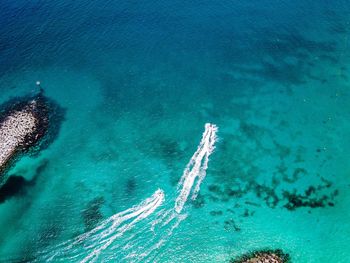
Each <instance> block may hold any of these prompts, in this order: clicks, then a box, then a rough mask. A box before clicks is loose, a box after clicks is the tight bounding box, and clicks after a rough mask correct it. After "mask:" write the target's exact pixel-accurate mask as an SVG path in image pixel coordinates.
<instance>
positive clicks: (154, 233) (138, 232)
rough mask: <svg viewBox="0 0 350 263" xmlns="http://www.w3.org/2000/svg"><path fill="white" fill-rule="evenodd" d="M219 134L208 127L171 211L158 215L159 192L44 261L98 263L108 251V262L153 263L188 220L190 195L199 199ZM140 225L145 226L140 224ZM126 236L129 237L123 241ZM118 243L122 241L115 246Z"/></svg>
mask: <svg viewBox="0 0 350 263" xmlns="http://www.w3.org/2000/svg"><path fill="white" fill-rule="evenodd" d="M217 130H218V128H217V126H216V125H214V124H209V123H207V124H205V131H204V133H203V135H202V139H201V141H200V143H199V145H198V148H197V150H196V152H195V153H194V154H193V156H192V158H191V159H190V161H189V163H188V164H187V166H186V168H185V170H184V172H183V175H182V177H181V179H180V181H179V184H178V190H177V191H178V195H177V197H176V199H175V200H173V201H172V202H175V204H174V205H173V207H172V208H169V209H162V210H160V211H159V212H157V213H155V211H156V210H157V209H158V208H159V207H160V206H161V205H162V204H163V202H164V192H163V190H161V189H159V190H157V191H156V192H155V193H154V194H153V195H152V196H151V197H150V198H147V199H146V200H144V201H143V202H142V203H141V204H139V205H137V206H134V207H132V208H129V209H127V210H125V211H123V212H120V213H117V214H115V215H113V216H111V217H110V218H108V219H106V220H104V221H103V222H101V223H100V224H99V226H97V227H96V228H94V229H92V230H91V231H89V232H87V233H84V234H82V235H80V236H78V237H76V238H74V239H72V240H68V241H66V242H64V243H61V244H60V245H58V246H57V247H55V248H54V249H52V250H51V251H53V252H50V253H48V254H47V255H45V256H44V259H45V261H46V262H49V261H54V262H57V261H67V260H69V261H70V262H72V261H74V262H81V263H86V262H95V261H96V260H97V259H98V257H99V255H100V254H101V253H102V252H103V251H105V250H106V249H107V248H109V249H110V250H111V251H113V252H112V253H108V254H107V255H104V259H105V260H106V261H109V260H111V261H112V262H115V260H116V259H117V258H118V259H120V258H123V259H124V260H125V261H130V262H141V261H142V262H151V261H152V257H153V256H155V255H154V254H155V253H156V252H157V251H158V250H159V248H160V247H162V246H163V245H164V244H165V243H166V241H167V239H168V238H170V237H171V235H172V233H173V231H174V229H176V228H177V226H178V225H179V224H180V223H181V221H182V220H184V219H185V218H186V217H187V214H186V213H183V209H184V207H185V205H186V203H187V200H188V197H189V196H190V194H191V192H192V196H191V199H192V200H195V199H196V197H197V195H198V192H199V190H200V185H201V183H202V181H203V180H204V178H205V175H206V170H207V168H208V162H209V156H210V154H211V153H212V152H213V150H214V148H215V147H214V144H215V142H216V140H217V137H216V133H217ZM195 183H196V184H195ZM194 184H195V186H194V187H193V185H194ZM193 188H194V189H193ZM148 217H150V218H148ZM147 220H148V221H147ZM141 221H142V222H144V223H145V224H141V223H140V222H141ZM139 223H140V224H139ZM131 230H133V231H131ZM126 232H128V235H125V236H124V237H123V238H122V239H121V238H120V237H121V236H123V235H124V234H125V233H126ZM130 232H132V233H130ZM117 239H118V240H119V241H118V242H114V241H115V240H117ZM113 243H115V244H113ZM112 244H113V245H112Z"/></svg>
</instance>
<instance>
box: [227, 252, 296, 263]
mask: <svg viewBox="0 0 350 263" xmlns="http://www.w3.org/2000/svg"><path fill="white" fill-rule="evenodd" d="M230 263H290V259H289V255H288V254H284V253H283V252H282V250H279V249H277V250H262V251H256V252H253V253H249V254H246V255H243V256H241V257H240V258H238V259H232V260H230Z"/></svg>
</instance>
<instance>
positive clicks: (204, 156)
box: [125, 123, 218, 262]
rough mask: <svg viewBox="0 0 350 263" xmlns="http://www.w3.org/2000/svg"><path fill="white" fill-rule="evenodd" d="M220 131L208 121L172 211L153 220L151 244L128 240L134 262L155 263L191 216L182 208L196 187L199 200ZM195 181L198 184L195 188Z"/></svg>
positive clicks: (185, 173)
mask: <svg viewBox="0 0 350 263" xmlns="http://www.w3.org/2000/svg"><path fill="white" fill-rule="evenodd" d="M217 131H218V128H217V126H216V125H214V124H209V123H207V124H205V131H204V133H203V135H202V139H201V141H200V143H199V145H198V148H197V150H196V152H195V153H194V154H193V156H192V158H191V159H190V161H189V162H188V164H187V165H186V168H185V170H184V172H183V175H182V177H181V179H180V181H179V184H178V192H179V194H178V196H177V198H176V200H175V205H174V207H173V208H171V209H169V210H162V211H160V212H159V213H158V214H157V219H155V220H154V221H152V222H151V225H152V226H151V230H152V233H153V235H151V236H150V237H148V238H147V245H145V244H144V242H142V241H140V242H138V241H137V239H135V241H134V240H133V241H130V242H128V244H127V246H126V248H127V249H128V251H129V253H128V255H127V256H126V257H125V259H129V260H130V259H133V260H132V261H133V262H152V261H153V260H152V256H154V254H156V253H157V251H159V248H160V247H162V246H163V245H165V243H166V241H167V239H168V238H170V237H171V235H172V234H173V231H174V230H175V229H176V228H177V227H178V226H179V224H180V223H181V221H183V220H184V219H185V218H186V217H187V214H184V213H182V210H183V208H184V206H185V204H186V202H187V200H188V197H189V195H190V194H191V191H192V189H193V188H194V189H193V191H192V196H191V198H192V200H195V199H196V197H197V195H198V192H199V190H200V185H201V183H202V181H203V180H204V178H205V175H206V170H207V168H208V162H209V156H210V154H211V153H212V152H213V151H214V149H215V146H214V145H215V142H216V140H217V136H216V133H217ZM196 180H197V181H196ZM195 181H196V184H195ZM194 184H195V186H194V187H193V185H194ZM143 234H146V233H143Z"/></svg>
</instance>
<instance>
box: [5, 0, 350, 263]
mask: <svg viewBox="0 0 350 263" xmlns="http://www.w3.org/2000/svg"><path fill="white" fill-rule="evenodd" d="M349 11H350V5H349V3H347V1H337V4H335V3H329V2H328V1H318V2H317V3H314V1H299V3H294V1H280V2H279V3H278V4H277V3H274V4H272V3H270V2H269V1H250V2H246V1H240V2H235V1H221V2H220V3H218V2H214V1H212V2H211V1H205V2H200V1H192V2H191V3H187V2H186V3H185V2H180V1H148V2H139V1H138V2H136V1H127V2H120V1H103V2H102V1H95V2H94V3H90V1H83V0H79V1H74V2H70V1H50V2H49V1H6V0H5V1H2V2H1V3H0V14H1V16H0V24H1V27H0V36H1V37H0V72H1V75H0V102H1V103H2V102H5V101H6V100H7V99H8V98H10V97H12V96H21V95H25V94H31V93H33V92H34V91H35V89H36V87H35V81H37V80H40V81H41V83H42V86H43V88H44V89H45V92H46V95H47V96H49V97H50V98H52V99H54V100H56V101H57V102H58V103H59V104H60V105H61V106H62V107H64V108H65V110H66V115H65V121H64V122H63V123H62V126H61V128H60V133H59V137H58V138H57V139H56V140H55V141H54V142H53V143H52V144H51V145H50V146H49V148H48V149H46V150H45V151H43V152H41V153H40V155H39V156H37V157H32V158H30V157H24V158H22V159H21V160H20V161H19V162H18V163H17V164H16V166H15V167H14V168H13V169H12V170H11V171H10V175H12V176H14V175H17V176H23V177H24V178H25V179H26V180H27V183H26V184H24V185H21V186H18V192H17V193H16V194H12V195H9V194H8V195H5V194H4V193H3V191H1V189H0V197H1V198H0V200H1V204H0V261H1V262H6V261H7V262H23V261H37V262H46V261H47V260H48V258H50V257H51V256H53V254H55V256H53V257H52V261H53V262H55V261H58V260H62V261H73V262H74V261H78V262H79V261H80V260H83V259H84V258H85V257H86V256H87V255H88V254H89V253H91V251H92V250H93V249H92V248H89V247H87V244H78V245H74V246H73V247H70V245H71V243H72V242H73V241H72V240H74V238H75V237H77V236H79V235H80V234H82V233H84V232H87V231H89V230H91V229H93V228H94V227H96V226H99V225H101V224H102V223H103V222H104V220H106V219H108V218H109V217H110V216H112V215H114V214H116V213H118V212H121V211H124V210H126V209H128V208H130V207H132V206H134V205H137V204H139V203H141V202H142V201H143V200H145V199H146V198H149V197H150V196H151V195H152V194H153V193H154V192H155V191H156V190H157V189H158V188H161V189H163V191H164V193H165V201H164V202H163V203H162V205H161V206H160V207H158V208H157V210H156V211H155V212H154V213H152V214H151V215H150V216H148V217H147V218H146V219H144V220H141V221H140V222H138V223H137V224H135V227H134V228H133V229H131V230H130V231H126V232H125V233H124V234H123V235H122V236H120V237H118V238H116V239H115V240H114V241H113V243H112V244H111V245H110V246H108V247H107V248H106V249H104V250H102V251H101V254H99V256H98V258H97V262H116V261H119V262H123V261H125V262H128V261H135V260H137V259H139V260H140V261H141V262H144V261H147V260H148V261H150V262H228V260H229V259H230V258H231V257H236V256H238V255H241V254H242V253H246V252H248V251H251V250H255V249H261V248H272V249H275V248H281V249H283V250H284V251H285V252H287V253H289V254H290V255H291V258H292V262H347V258H348V257H349V256H350V245H349V244H350V242H349V237H348V236H349V235H348V234H349V233H350V214H349V213H348V211H347V209H348V206H349V204H350V195H349V193H348V192H349V187H350V182H349V174H350V164H349V163H350V162H349V161H348V160H349V159H350V152H349V149H350V140H349V137H348V134H349V132H350V124H349V121H348V120H349V117H350V110H349V106H348V105H349V102H350V90H349V85H350V82H349V66H348V65H349V55H350V49H349V39H348V35H349V30H350V19H349V16H348V14H349ZM208 122H210V123H215V124H216V125H217V126H218V127H219V131H218V134H217V135H218V141H217V143H216V149H215V151H214V153H213V154H212V155H210V161H209V167H208V169H207V174H206V177H205V179H204V181H203V182H202V184H201V188H200V192H199V196H198V197H197V199H196V201H194V202H191V201H189V202H188V203H187V204H186V206H185V208H184V211H183V213H182V215H184V217H185V216H186V218H181V219H179V218H177V219H176V220H178V221H173V222H175V223H178V226H177V227H176V228H175V227H174V229H172V228H171V226H173V225H174V224H171V225H169V227H163V228H162V227H159V228H156V229H154V231H153V232H152V231H150V230H149V229H150V226H151V225H152V223H154V222H155V221H156V220H157V219H159V218H160V216H161V215H162V214H161V211H170V210H171V209H172V207H173V206H174V201H175V199H176V197H177V195H178V191H177V184H178V182H179V180H180V178H181V176H182V174H183V171H184V169H185V167H186V164H187V163H188V162H189V160H190V158H191V156H192V155H193V153H194V152H195V151H196V149H197V146H198V144H199V141H200V139H201V136H202V133H203V131H204V124H205V123H208ZM310 187H311V188H310ZM157 213H158V214H157ZM119 230H120V229H119ZM119 230H118V228H116V229H115V231H119ZM163 239H164V243H162V245H161V246H159V248H158V247H155V245H156V244H157V242H158V241H159V240H163ZM92 241H93V240H90V242H92ZM65 242H68V243H65ZM99 242H103V240H99ZM126 244H132V245H135V246H134V247H133V248H132V249H130V248H125V245H126ZM93 246H94V245H93ZM122 248H124V249H122ZM145 252H150V254H149V255H147V256H142V254H143V253H145ZM132 253H134V254H135V255H136V256H135V257H133V258H132V257H128V256H131V254H132ZM72 254H77V255H78V257H77V258H74V260H73V259H72V258H71V255H72ZM69 258H70V259H69Z"/></svg>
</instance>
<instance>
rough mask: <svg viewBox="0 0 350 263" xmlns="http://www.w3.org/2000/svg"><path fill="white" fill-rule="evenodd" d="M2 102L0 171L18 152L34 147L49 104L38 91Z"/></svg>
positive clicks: (42, 133) (46, 119) (44, 130)
mask: <svg viewBox="0 0 350 263" xmlns="http://www.w3.org/2000/svg"><path fill="white" fill-rule="evenodd" d="M6 105H7V106H5V107H4V109H2V110H1V112H0V149H1V150H0V174H2V173H4V172H5V171H6V170H7V169H8V168H9V166H10V165H11V163H12V162H13V161H14V159H15V158H16V156H18V154H20V153H25V152H27V151H28V150H30V149H31V148H33V147H34V148H35V146H37V145H38V142H39V141H40V140H41V139H42V138H43V137H44V136H45V134H46V133H47V130H48V126H49V107H48V104H47V101H46V99H45V97H44V96H43V95H42V94H41V93H40V94H39V95H38V96H36V97H31V98H26V99H16V100H13V101H10V102H7V103H6Z"/></svg>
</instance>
